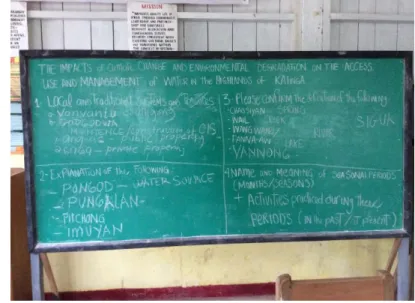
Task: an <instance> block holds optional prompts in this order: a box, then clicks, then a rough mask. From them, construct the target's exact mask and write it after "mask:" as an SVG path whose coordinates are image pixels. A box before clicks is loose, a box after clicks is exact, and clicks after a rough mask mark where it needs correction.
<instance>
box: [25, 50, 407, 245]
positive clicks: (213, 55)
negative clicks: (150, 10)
mask: <svg viewBox="0 0 415 303" xmlns="http://www.w3.org/2000/svg"><path fill="white" fill-rule="evenodd" d="M412 56H413V52H412V51H352V52H334V51H324V52H320V51H305V52H301V51H298V52H129V51H88V50H69V51H61V50H57V51H49V50H47V51H46V50H29V51H20V77H21V94H22V113H23V115H22V116H23V133H24V161H25V167H26V171H25V182H26V212H27V232H28V240H29V250H30V252H33V253H39V252H63V251H87V250H110V249H129V248H144V247H165V246H184V245H203V244H230V243H261V242H288V241H323V240H346V239H374V238H397V237H399V238H403V237H405V238H406V237H412V235H413V197H414V176H413V168H414V161H413V160H414V147H413V144H414V134H413V122H414V119H413V110H414V108H413V102H414V98H413V96H414V89H413V58H412ZM33 58H102V59H105V58H131V59H134V58H142V59H188V60H191V59H230V60H232V59H252V60H255V59H329V58H332V59H334V58H336V59H337V58H345V59H348V58H355V59H368V58H370V59H386V58H399V59H403V60H404V62H405V84H404V165H403V167H404V195H403V196H404V197H403V200H404V201H403V218H404V219H403V220H404V222H403V226H404V228H403V229H400V230H392V231H369V232H367V231H365V232H319V233H296V234H291V233H286V234H266V235H240V236H203V237H189V238H185V239H183V238H170V239H151V240H146V239H142V240H128V241H110V242H72V243H56V244H49V243H48V244H42V243H38V242H37V236H36V235H37V233H36V213H35V211H36V208H35V205H36V197H35V186H34V161H33V145H32V142H33V134H32V114H31V104H30V102H29V101H30V87H29V80H30V79H29V61H30V60H31V59H33Z"/></svg>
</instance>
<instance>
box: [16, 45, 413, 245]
mask: <svg viewBox="0 0 415 303" xmlns="http://www.w3.org/2000/svg"><path fill="white" fill-rule="evenodd" d="M75 54H76V52H75ZM24 64H26V66H27V72H26V74H27V79H26V81H27V83H26V84H27V85H26V87H27V91H25V95H26V96H27V98H26V100H25V102H26V104H27V107H28V110H27V112H28V113H29V115H30V123H27V126H28V129H29V132H30V134H27V135H26V136H27V137H28V136H30V140H29V139H28V140H26V147H27V149H26V151H30V157H27V159H29V158H30V159H29V160H30V163H31V167H32V170H31V173H32V179H31V183H32V186H33V197H32V200H33V201H32V202H33V203H32V209H31V212H32V213H33V232H34V235H33V237H34V239H35V243H34V245H44V247H54V245H55V246H56V245H58V244H63V245H67V246H68V247H72V246H73V247H78V248H80V247H82V246H86V245H92V246H99V245H101V244H102V243H106V244H108V243H118V244H117V245H121V246H122V244H123V243H130V242H131V243H141V244H143V243H147V244H149V245H150V244H151V243H153V242H154V243H169V242H168V241H169V240H172V239H175V240H177V239H179V241H181V242H180V243H183V241H185V240H186V239H199V240H200V239H202V240H203V239H216V240H215V241H219V240H218V239H222V240H223V239H224V240H226V239H227V237H228V238H229V239H249V238H250V237H253V238H252V239H255V236H261V237H265V238H266V237H267V236H272V237H275V238H276V239H277V238H278V235H285V236H290V235H310V236H312V235H313V234H316V235H330V234H331V233H334V234H335V235H342V234H347V233H358V234H359V233H361V234H365V233H369V234H373V233H376V232H391V231H403V230H404V215H403V214H404V206H403V205H404V191H405V188H404V181H405V180H404V160H405V159H404V154H405V134H404V122H405V102H404V100H405V59H404V58H400V57H398V58H395V57H392V58H388V57H386V58H375V57H373V56H372V57H370V56H369V57H362V58H359V57H357V58H356V57H352V58H349V57H347V56H346V57H341V56H338V57H336V56H332V57H328V58H313V57H312V56H307V57H305V58H301V56H300V57H297V58H277V59H275V58H272V56H271V57H270V58H265V59H264V58H263V57H259V58H250V57H249V58H246V59H243V58H230V59H227V58H223V59H220V58H214V57H213V58H209V57H207V58H204V57H201V58H194V57H191V54H188V55H187V56H186V54H184V55H183V54H181V55H180V56H178V55H177V56H176V57H174V56H173V57H168V58H163V57H158V58H134V57H128V58H127V57H123V56H121V55H120V56H117V53H115V55H114V54H113V55H112V56H109V57H108V56H105V55H102V56H100V57H97V56H95V57H94V56H92V57H91V56H84V57H82V56H79V55H78V56H72V57H68V56H57V57H53V56H52V57H50V54H48V56H47V57H42V56H35V57H33V58H30V59H26V60H25V63H24ZM28 142H30V144H29V143H28ZM28 145H30V146H28ZM323 237H324V236H323ZM306 238H307V237H306ZM129 241H130V242H129ZM157 241H159V242H157ZM160 241H162V242H160ZM163 241H165V242H163ZM166 241H167V242H166ZM173 242H174V241H173ZM173 242H172V243H173ZM48 245H49V246H48Z"/></svg>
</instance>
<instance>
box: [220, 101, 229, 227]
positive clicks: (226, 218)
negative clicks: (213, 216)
mask: <svg viewBox="0 0 415 303" xmlns="http://www.w3.org/2000/svg"><path fill="white" fill-rule="evenodd" d="M218 106H219V118H220V127H221V130H222V193H223V208H224V211H225V233H226V234H228V210H227V206H226V187H225V154H226V152H225V131H224V129H223V118H222V105H221V102H220V95H219V96H218Z"/></svg>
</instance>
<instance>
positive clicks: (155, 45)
mask: <svg viewBox="0 0 415 303" xmlns="http://www.w3.org/2000/svg"><path fill="white" fill-rule="evenodd" d="M128 31H129V47H130V50H137V51H177V6H176V5H171V4H157V3H156V4H155V3H152V4H151V3H140V2H128Z"/></svg>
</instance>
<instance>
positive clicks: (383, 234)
mask: <svg viewBox="0 0 415 303" xmlns="http://www.w3.org/2000/svg"><path fill="white" fill-rule="evenodd" d="M407 237H410V234H409V233H408V232H406V231H405V230H391V231H371V232H367V231H366V232H322V233H311V234H310V233H303V234H280V233H279V234H267V235H259V236H258V235H253V236H246V235H244V236H232V235H229V236H221V237H209V236H205V237H186V238H168V239H154V240H152V239H148V240H126V241H102V242H101V241H100V242H87V243H85V242H67V243H58V244H54V243H38V244H37V245H35V247H34V248H33V249H32V250H31V252H34V253H41V252H71V251H94V250H115V249H133V248H148V247H171V246H190V245H209V244H218V245H220V244H242V243H270V242H307V241H328V240H359V239H380V238H407Z"/></svg>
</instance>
